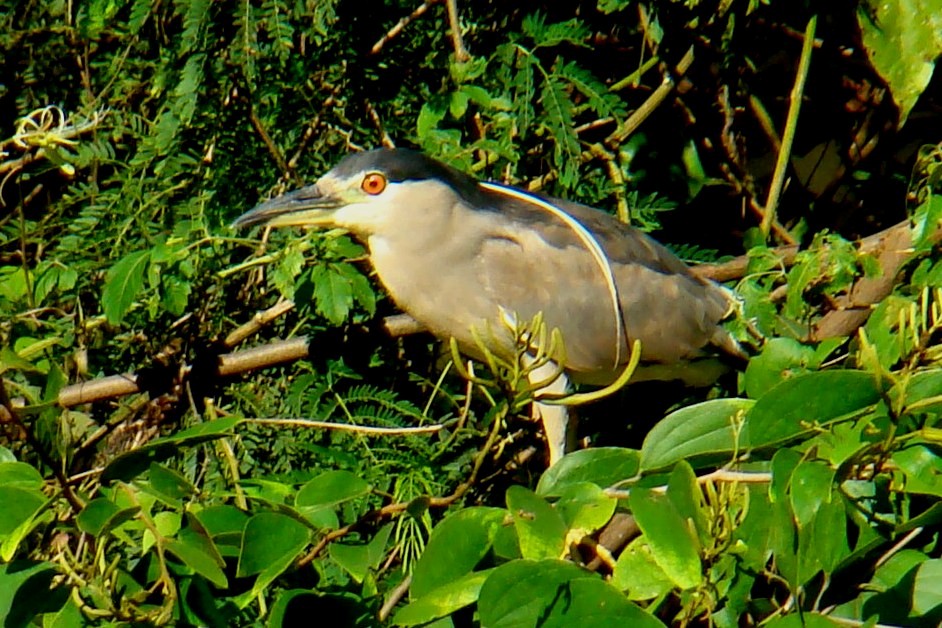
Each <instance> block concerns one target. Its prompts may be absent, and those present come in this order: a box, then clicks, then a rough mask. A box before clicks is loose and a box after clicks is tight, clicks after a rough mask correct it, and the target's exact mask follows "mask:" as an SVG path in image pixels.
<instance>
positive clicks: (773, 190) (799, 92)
mask: <svg viewBox="0 0 942 628" xmlns="http://www.w3.org/2000/svg"><path fill="white" fill-rule="evenodd" d="M817 24H818V16H816V15H813V16H811V19H810V20H808V26H807V27H806V28H805V41H804V44H803V45H802V47H801V59H799V61H798V72H797V74H796V75H795V84H794V86H793V87H792V92H791V96H790V98H789V99H790V101H791V102H790V104H789V106H788V115H787V117H786V118H785V132H784V133H783V134H782V150H780V151H779V153H778V160H777V161H776V163H775V172H774V174H773V175H772V185H771V186H770V187H769V197H768V200H767V201H766V203H765V211H764V215H763V217H762V223H761V224H760V228H761V229H762V233H764V234H765V235H766V236H768V234H769V229H770V228H771V226H772V221H773V220H774V219H775V210H776V208H777V207H778V201H779V197H780V196H781V194H782V188H783V186H784V184H785V172H786V170H788V163H789V161H790V159H791V152H792V143H793V142H794V140H795V130H796V129H797V128H798V113H799V112H800V111H801V99H802V96H803V94H804V91H805V81H806V80H807V78H808V68H809V67H810V66H811V51H812V50H814V31H815V28H816V26H817Z"/></svg>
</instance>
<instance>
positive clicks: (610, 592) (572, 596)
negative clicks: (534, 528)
mask: <svg viewBox="0 0 942 628" xmlns="http://www.w3.org/2000/svg"><path fill="white" fill-rule="evenodd" d="M566 589H567V590H566V597H565V598H563V599H560V600H559V601H558V602H557V603H555V604H553V605H552V607H550V609H549V614H548V616H547V617H546V620H545V621H541V622H540V623H539V625H540V626H543V627H545V628H571V627H572V626H580V627H581V628H609V627H610V626H631V627H632V628H635V627H637V628H665V625H664V624H663V623H662V622H661V621H660V620H658V619H657V618H656V617H654V616H653V615H651V614H650V613H646V612H645V611H644V610H642V609H641V608H640V607H639V606H637V605H636V604H634V603H633V602H631V601H629V600H628V599H627V598H626V597H625V596H624V595H623V594H622V593H621V592H620V591H618V590H617V589H616V588H615V587H613V586H612V585H610V584H608V583H607V582H603V581H602V580H597V579H595V578H579V579H576V580H573V581H571V582H570V583H569V584H568V586H567V587H566Z"/></svg>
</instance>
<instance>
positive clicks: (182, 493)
mask: <svg viewBox="0 0 942 628" xmlns="http://www.w3.org/2000/svg"><path fill="white" fill-rule="evenodd" d="M147 475H148V478H149V479H150V485H151V487H152V488H153V489H154V490H155V491H157V492H158V493H160V494H161V495H163V496H165V497H167V498H169V499H170V500H171V501H173V502H177V503H179V501H180V500H182V499H186V498H188V497H192V496H194V495H196V494H197V490H196V487H195V486H193V484H192V483H191V482H190V481H189V480H188V479H187V478H186V477H185V476H184V475H183V474H182V473H180V472H179V471H175V470H173V469H171V468H170V467H166V466H164V465H162V464H158V463H156V462H152V463H151V464H150V467H149V468H148V474H147Z"/></svg>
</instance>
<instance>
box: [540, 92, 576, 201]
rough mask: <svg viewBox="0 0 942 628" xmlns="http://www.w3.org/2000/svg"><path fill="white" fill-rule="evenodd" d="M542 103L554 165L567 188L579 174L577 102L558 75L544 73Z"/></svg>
mask: <svg viewBox="0 0 942 628" xmlns="http://www.w3.org/2000/svg"><path fill="white" fill-rule="evenodd" d="M540 102H542V103H543V108H544V109H545V110H546V115H545V117H544V118H543V122H544V124H545V125H546V127H547V128H548V129H549V132H550V135H551V136H552V139H553V165H554V167H555V168H556V170H557V171H558V172H559V182H560V184H561V185H562V186H563V187H572V186H574V185H575V183H576V179H577V177H578V175H579V164H580V163H581V156H582V149H581V148H580V146H579V137H578V136H577V135H576V132H575V128H576V127H575V124H574V122H573V118H572V110H573V104H572V101H571V100H570V99H569V94H567V93H566V86H565V84H564V83H563V82H562V81H561V80H559V79H557V78H555V76H554V75H549V76H544V77H543V83H542V85H541V90H540Z"/></svg>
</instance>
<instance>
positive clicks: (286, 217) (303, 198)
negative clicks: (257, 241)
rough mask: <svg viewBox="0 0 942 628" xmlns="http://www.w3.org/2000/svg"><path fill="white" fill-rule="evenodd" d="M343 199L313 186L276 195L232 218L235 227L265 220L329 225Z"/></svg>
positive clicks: (277, 223) (288, 224)
mask: <svg viewBox="0 0 942 628" xmlns="http://www.w3.org/2000/svg"><path fill="white" fill-rule="evenodd" d="M344 205H346V203H345V202H344V201H343V199H341V198H339V197H337V196H334V195H332V194H325V193H324V192H323V191H322V190H321V189H320V188H318V187H317V186H316V185H309V186H308V187H306V188H301V189H300V190H295V191H294V192H289V193H288V194H283V195H281V196H277V197H275V198H273V199H271V200H269V201H266V202H264V203H262V204H261V205H259V206H258V207H256V208H255V209H252V210H249V211H247V212H246V213H244V214H242V215H241V216H239V217H238V218H236V219H235V222H233V223H232V225H231V227H232V228H233V229H238V228H240V227H247V226H249V225H256V224H260V223H266V224H268V225H270V226H272V227H294V226H300V227H310V226H315V225H330V224H333V215H334V210H336V209H338V208H340V207H343V206H344Z"/></svg>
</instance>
